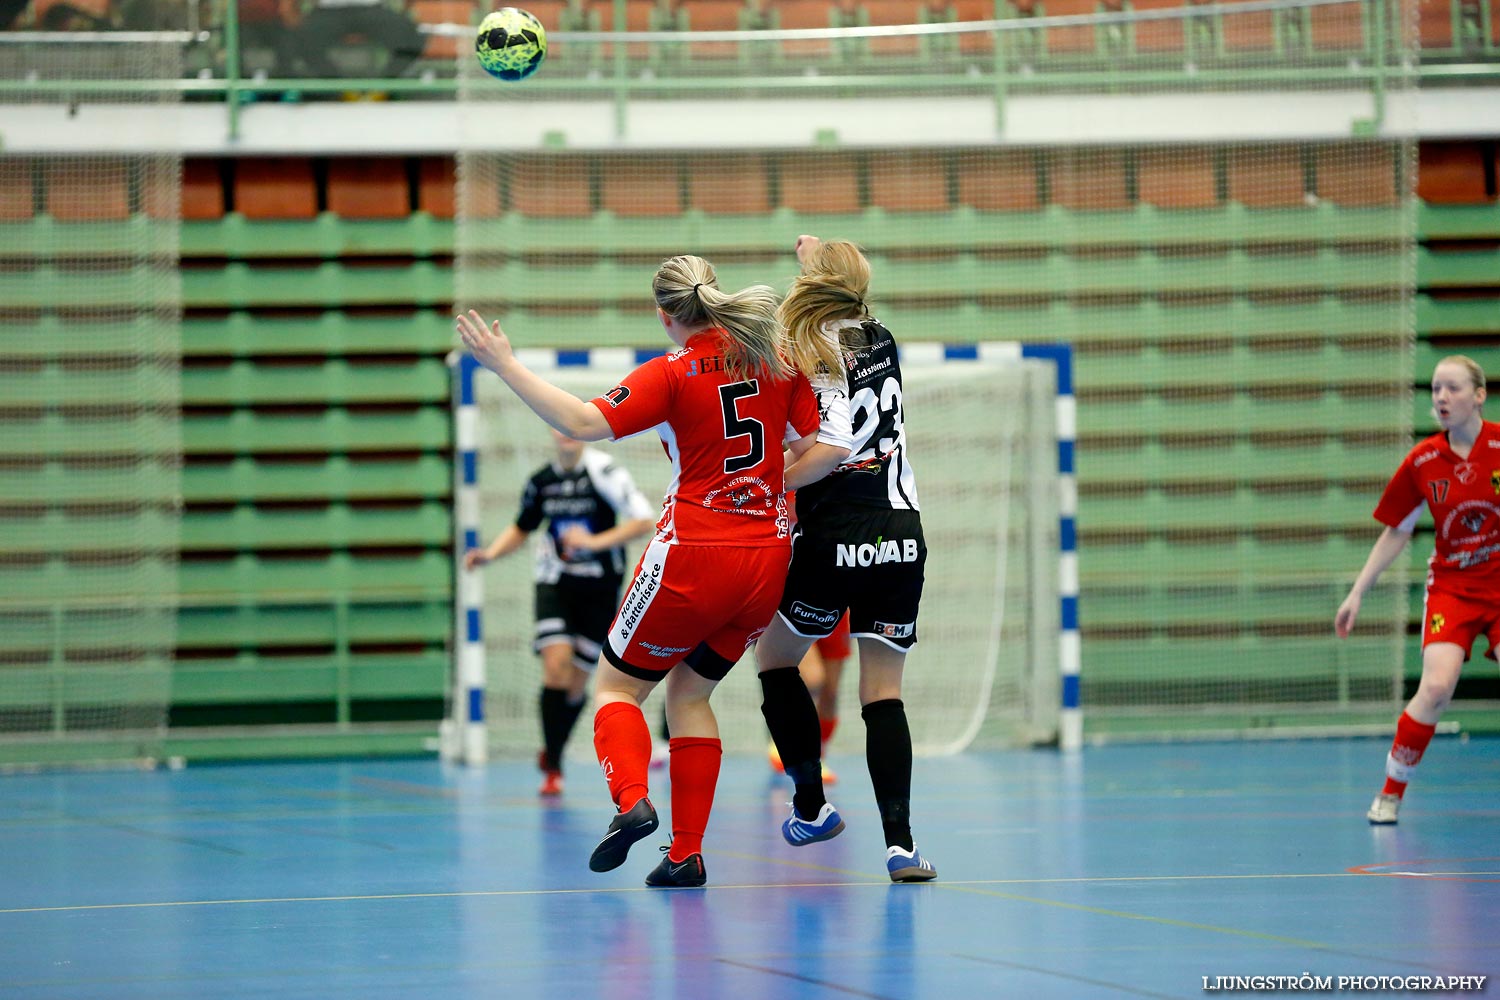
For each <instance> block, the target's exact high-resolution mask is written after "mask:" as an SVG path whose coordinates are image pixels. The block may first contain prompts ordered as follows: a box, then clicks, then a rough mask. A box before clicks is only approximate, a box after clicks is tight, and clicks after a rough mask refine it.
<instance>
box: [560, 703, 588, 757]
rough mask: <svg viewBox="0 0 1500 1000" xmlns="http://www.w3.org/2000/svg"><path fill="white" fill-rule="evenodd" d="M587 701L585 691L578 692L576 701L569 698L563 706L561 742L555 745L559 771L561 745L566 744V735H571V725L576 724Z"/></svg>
mask: <svg viewBox="0 0 1500 1000" xmlns="http://www.w3.org/2000/svg"><path fill="white" fill-rule="evenodd" d="M588 701H589V698H588V695H587V694H586V693H585V694H580V695H579V696H578V700H577V701H573V700H572V699H571V698H569V700H568V701H567V703H566V704H565V705H564V706H563V711H564V713H565V714H564V715H563V718H562V742H561V743H559V744H558V746H557V769H558V770H559V771H561V770H562V752H563V747H565V746H567V745H568V737H570V736H572V735H573V727H574V726H576V725H577V724H578V717H579V716H580V715H582V714H583V706H584V705H587V704H588Z"/></svg>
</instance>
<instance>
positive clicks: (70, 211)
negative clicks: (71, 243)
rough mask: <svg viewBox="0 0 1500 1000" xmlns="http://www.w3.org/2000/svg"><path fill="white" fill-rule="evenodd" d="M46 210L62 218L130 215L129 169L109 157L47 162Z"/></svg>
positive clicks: (85, 219)
mask: <svg viewBox="0 0 1500 1000" xmlns="http://www.w3.org/2000/svg"><path fill="white" fill-rule="evenodd" d="M45 173H46V176H45V178H44V180H45V183H46V186H47V191H46V204H47V214H48V215H50V216H52V218H54V219H56V220H57V221H59V222H106V221H108V222H115V221H119V220H121V219H127V218H129V217H130V171H129V169H128V167H127V166H126V164H125V163H123V162H121V161H119V160H112V159H109V158H100V159H98V160H90V159H87V158H80V159H74V160H69V161H68V162H66V163H48V164H47V166H46V170H45Z"/></svg>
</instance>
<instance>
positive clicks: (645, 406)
mask: <svg viewBox="0 0 1500 1000" xmlns="http://www.w3.org/2000/svg"><path fill="white" fill-rule="evenodd" d="M723 336H724V334H723V333H722V332H721V331H719V330H706V331H704V332H703V333H698V334H695V335H694V336H692V337H691V338H689V340H688V342H687V344H686V346H684V347H683V348H682V349H681V350H679V351H674V352H673V353H671V354H667V355H663V356H662V357H659V358H653V359H651V360H650V361H648V362H646V363H645V364H643V365H641V366H640V367H639V368H637V369H636V370H635V371H633V372H631V373H630V374H629V375H628V376H626V378H625V381H623V382H621V383H620V384H619V385H617V386H615V387H614V388H613V389H611V390H610V391H609V392H606V393H605V394H604V395H602V396H600V397H598V398H597V399H595V400H593V403H594V405H595V406H597V407H598V408H599V410H600V412H601V413H603V414H604V419H605V420H607V421H609V427H610V430H611V432H612V433H613V436H614V438H615V440H619V439H620V438H624V437H630V436H631V435H632V434H639V433H641V432H642V431H648V430H653V429H654V430H656V432H657V433H658V434H660V435H661V441H662V446H663V447H664V448H665V449H666V451H667V457H668V458H669V459H671V460H672V482H671V483H670V484H669V485H668V486H667V497H666V503H665V509H664V511H663V513H662V517H661V520H660V521H659V522H657V525H656V537H657V538H659V539H661V540H663V541H665V542H667V543H669V544H673V545H741V546H764V545H783V544H786V539H787V537H788V536H789V534H790V524H789V518H788V510H787V500H786V484H785V481H784V479H783V473H784V472H785V471H786V470H785V466H784V464H783V460H782V446H783V444H784V443H785V442H787V441H795V440H797V439H798V438H801V437H805V436H806V435H808V434H811V433H813V432H814V431H816V430H817V429H818V404H817V400H816V398H815V397H814V396H813V392H812V387H811V386H809V385H808V382H807V379H806V378H804V377H802V376H801V375H798V374H795V373H794V374H793V375H792V376H791V377H789V378H784V379H770V378H767V377H766V376H765V375H763V374H762V375H756V376H751V377H748V378H743V379H732V378H730V376H729V374H728V373H727V372H726V371H725V370H724V355H723V350H722V348H721V345H722V343H723V341H722V337H723Z"/></svg>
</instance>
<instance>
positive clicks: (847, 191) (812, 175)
mask: <svg viewBox="0 0 1500 1000" xmlns="http://www.w3.org/2000/svg"><path fill="white" fill-rule="evenodd" d="M780 168H781V169H780V177H781V205H782V207H784V208H790V209H791V210H793V211H794V212H807V213H816V214H820V215H845V214H849V213H853V212H858V211H859V210H860V204H859V163H858V161H857V160H856V159H855V158H854V156H853V154H851V153H788V154H786V155H785V156H783V157H782V158H781V164H780Z"/></svg>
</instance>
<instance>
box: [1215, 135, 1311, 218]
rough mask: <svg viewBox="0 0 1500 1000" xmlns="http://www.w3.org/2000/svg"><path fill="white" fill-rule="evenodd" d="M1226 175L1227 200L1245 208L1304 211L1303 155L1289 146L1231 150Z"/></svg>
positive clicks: (1305, 196)
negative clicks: (1302, 209)
mask: <svg viewBox="0 0 1500 1000" xmlns="http://www.w3.org/2000/svg"><path fill="white" fill-rule="evenodd" d="M1225 174H1226V177H1227V181H1228V191H1229V200H1230V201H1233V202H1238V203H1239V204H1241V205H1244V206H1245V207H1246V208H1303V207H1305V206H1306V205H1307V186H1306V185H1307V182H1306V178H1305V176H1304V174H1303V168H1302V152H1301V150H1299V149H1296V148H1295V147H1291V146H1243V147H1240V148H1237V149H1231V150H1230V151H1229V154H1228V156H1227V158H1226V166H1225Z"/></svg>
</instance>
